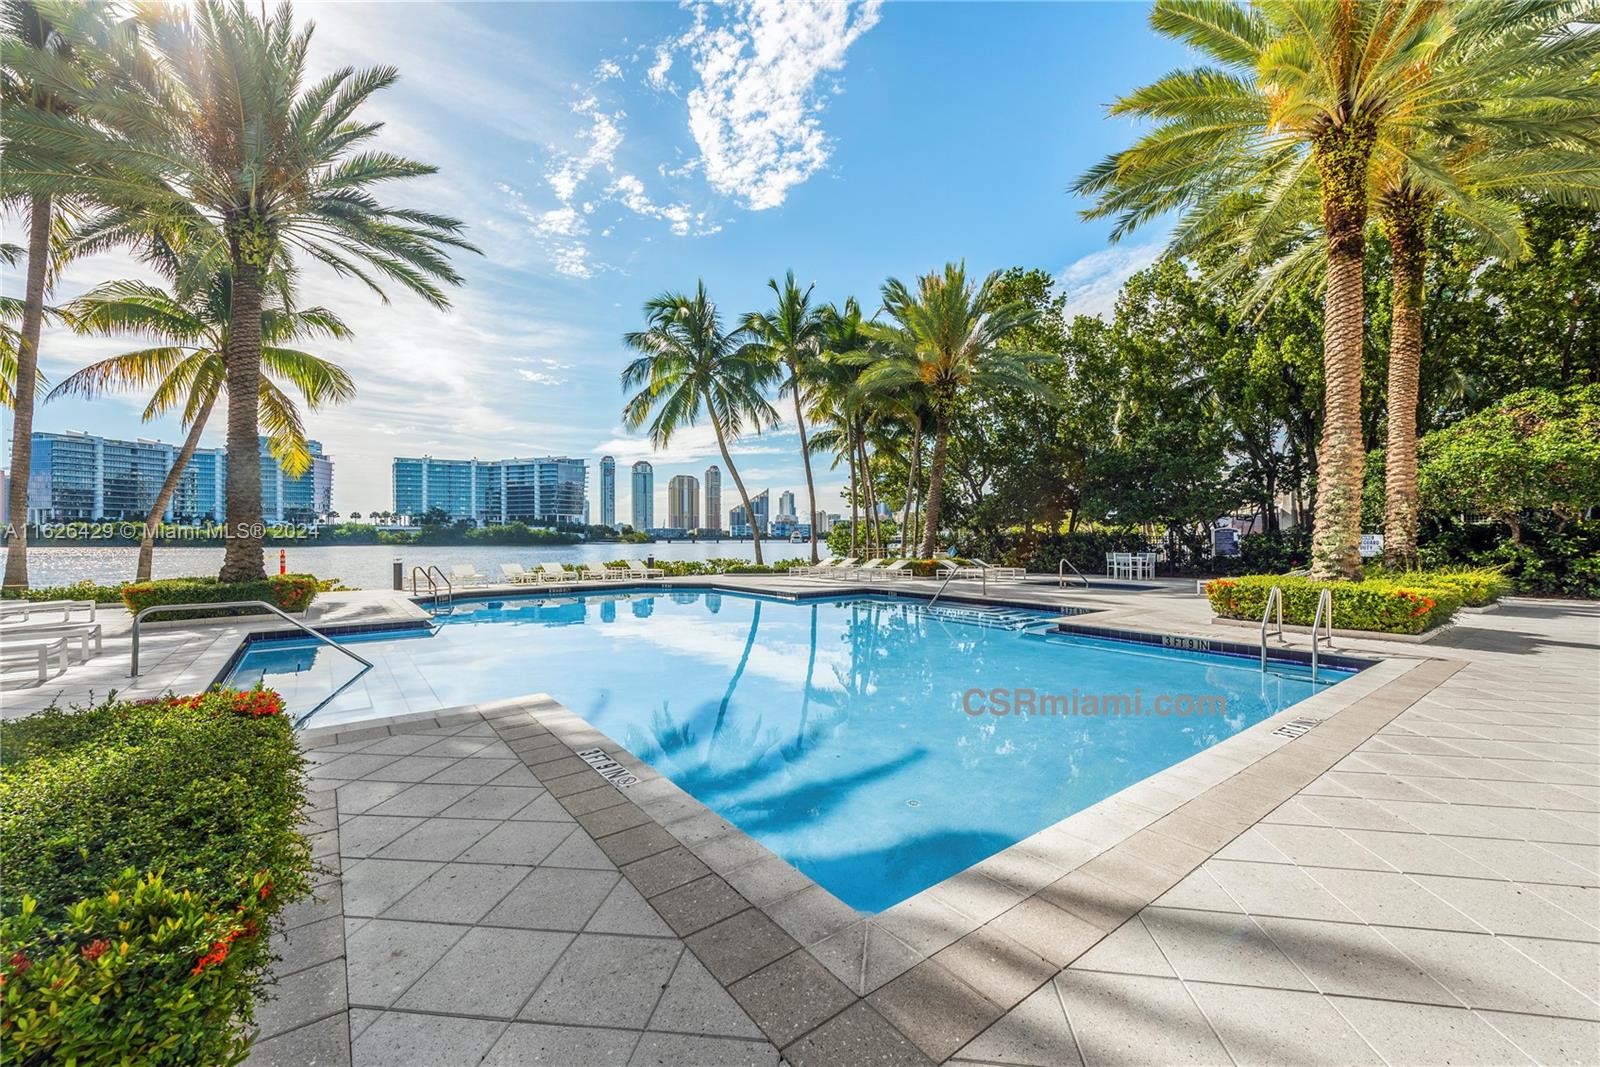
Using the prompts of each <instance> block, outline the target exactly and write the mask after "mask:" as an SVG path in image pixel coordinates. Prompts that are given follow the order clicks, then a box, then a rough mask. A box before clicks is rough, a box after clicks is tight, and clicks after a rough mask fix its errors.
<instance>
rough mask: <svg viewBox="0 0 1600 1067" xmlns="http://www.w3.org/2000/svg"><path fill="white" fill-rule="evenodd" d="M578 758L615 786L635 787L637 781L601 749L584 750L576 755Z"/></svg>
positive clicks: (626, 769) (623, 787)
mask: <svg viewBox="0 0 1600 1067" xmlns="http://www.w3.org/2000/svg"><path fill="white" fill-rule="evenodd" d="M578 758H579V759H581V760H583V762H585V763H587V764H588V765H589V766H591V767H593V768H594V769H595V772H596V773H597V774H599V775H600V777H602V778H604V779H605V780H606V781H608V782H610V783H611V784H612V785H614V786H616V787H617V788H618V789H626V788H628V787H629V786H630V785H637V784H638V783H639V779H637V778H635V777H634V776H633V775H632V774H630V773H629V772H628V768H626V767H624V766H623V765H622V764H620V763H618V762H617V761H616V760H614V759H612V758H611V756H610V754H608V753H607V752H606V750H605V749H603V748H586V749H584V750H583V751H582V752H579V753H578Z"/></svg>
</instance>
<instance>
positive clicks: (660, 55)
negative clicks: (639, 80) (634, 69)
mask: <svg viewBox="0 0 1600 1067" xmlns="http://www.w3.org/2000/svg"><path fill="white" fill-rule="evenodd" d="M671 73H672V45H671V44H670V43H668V44H663V45H659V46H657V47H656V61H655V62H654V63H652V64H650V69H649V70H648V71H646V72H645V78H646V79H647V80H648V81H649V82H650V86H651V88H654V89H665V88H667V86H668V85H669V84H670V83H669V82H668V81H667V75H669V74H671Z"/></svg>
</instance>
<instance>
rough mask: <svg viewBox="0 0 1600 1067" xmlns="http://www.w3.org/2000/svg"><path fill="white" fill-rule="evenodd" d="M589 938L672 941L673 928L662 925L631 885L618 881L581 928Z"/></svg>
mask: <svg viewBox="0 0 1600 1067" xmlns="http://www.w3.org/2000/svg"><path fill="white" fill-rule="evenodd" d="M584 930H586V931H588V932H589V933H591V934H636V935H638V936H640V937H672V936H673V932H672V927H670V926H668V925H667V924H666V923H665V922H663V921H662V919H661V916H660V915H658V914H656V910H655V909H654V908H652V907H651V906H650V904H649V902H647V901H646V900H645V899H644V897H642V896H640V895H639V891H638V890H637V889H635V888H633V883H631V882H629V881H627V880H626V879H623V880H619V881H618V882H617V884H616V885H615V886H613V887H612V889H611V893H610V895H609V896H607V897H606V898H605V902H604V903H603V904H601V905H600V909H599V910H598V911H596V912H595V913H594V916H593V917H592V918H591V919H590V920H589V921H588V923H587V924H585V926H584Z"/></svg>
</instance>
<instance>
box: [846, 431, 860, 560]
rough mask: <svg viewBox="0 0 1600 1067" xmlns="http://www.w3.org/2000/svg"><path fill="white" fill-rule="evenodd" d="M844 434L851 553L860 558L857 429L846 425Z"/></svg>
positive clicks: (852, 555) (853, 556)
mask: <svg viewBox="0 0 1600 1067" xmlns="http://www.w3.org/2000/svg"><path fill="white" fill-rule="evenodd" d="M844 436H845V442H846V444H845V451H846V453H847V454H848V455H849V457H850V555H851V557H852V558H859V557H860V555H861V549H860V547H859V546H858V545H857V543H856V542H857V539H858V537H859V535H860V530H861V523H860V521H859V519H858V517H857V508H856V493H857V487H856V430H855V426H854V425H853V424H852V425H847V426H846V427H845V431H844Z"/></svg>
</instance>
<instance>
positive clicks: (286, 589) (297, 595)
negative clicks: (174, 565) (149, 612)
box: [122, 574, 319, 619]
mask: <svg viewBox="0 0 1600 1067" xmlns="http://www.w3.org/2000/svg"><path fill="white" fill-rule="evenodd" d="M318 588H319V585H318V581H317V579H316V577H315V576H313V575H310V574H272V575H268V576H267V577H266V578H263V579H261V580H259V581H253V582H219V581H217V580H216V579H215V578H160V579H157V580H156V581H153V582H139V583H138V584H129V585H125V586H123V587H122V602H123V603H124V604H126V605H127V607H128V610H129V611H132V612H139V611H142V610H143V609H145V608H148V607H151V606H152V605H155V604H208V603H210V604H216V603H224V602H226V601H230V600H265V601H266V602H267V603H269V604H272V605H273V606H275V607H278V608H281V609H282V610H284V611H304V610H305V609H306V608H308V607H310V606H311V601H312V600H314V599H315V598H316V595H317V589H318ZM235 614H238V612H234V611H174V612H172V613H170V614H165V613H164V614H162V615H159V616H157V618H160V619H214V618H218V617H220V616H227V615H235Z"/></svg>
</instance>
